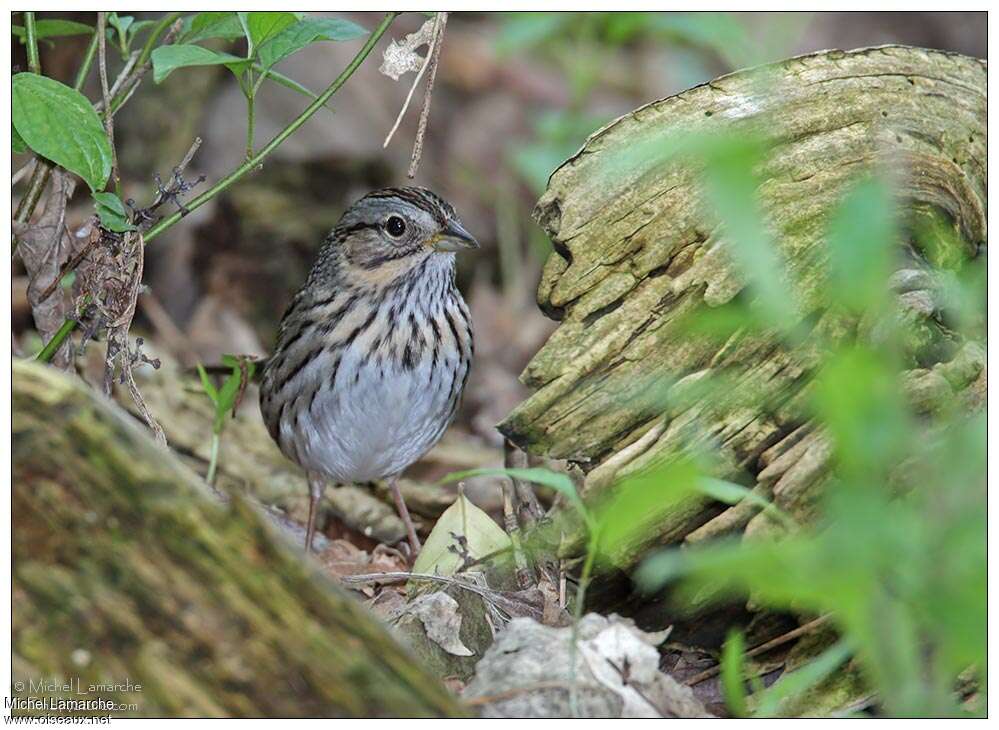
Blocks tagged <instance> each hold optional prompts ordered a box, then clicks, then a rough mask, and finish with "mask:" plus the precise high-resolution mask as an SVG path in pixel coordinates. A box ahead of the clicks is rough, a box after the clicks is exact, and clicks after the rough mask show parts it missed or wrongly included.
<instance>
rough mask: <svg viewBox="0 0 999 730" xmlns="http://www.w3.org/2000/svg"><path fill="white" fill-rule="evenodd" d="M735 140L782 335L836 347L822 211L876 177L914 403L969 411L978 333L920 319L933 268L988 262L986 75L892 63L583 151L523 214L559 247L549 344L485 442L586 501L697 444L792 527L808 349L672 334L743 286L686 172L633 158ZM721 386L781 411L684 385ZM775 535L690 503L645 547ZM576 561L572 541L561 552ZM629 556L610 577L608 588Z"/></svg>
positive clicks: (750, 76) (686, 166) (818, 72)
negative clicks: (774, 254)
mask: <svg viewBox="0 0 999 730" xmlns="http://www.w3.org/2000/svg"><path fill="white" fill-rule="evenodd" d="M731 133H735V134H740V133H746V134H747V135H753V136H755V137H758V138H760V139H761V141H762V143H763V144H764V145H765V147H766V149H767V156H766V158H765V160H764V161H763V163H762V164H761V165H760V169H758V170H757V172H758V174H759V177H760V179H761V180H762V184H761V185H760V187H759V189H758V190H757V195H758V198H759V207H760V208H761V210H762V213H763V217H764V219H765V221H766V223H767V225H768V227H769V230H770V233H771V234H772V235H773V238H774V240H775V241H776V243H777V245H778V247H779V249H780V252H781V254H782V255H783V258H784V259H785V260H786V261H787V262H788V273H789V275H790V276H789V279H790V281H788V282H787V295H788V298H789V299H791V300H792V301H793V302H794V305H795V307H796V311H797V316H798V319H799V321H800V322H801V324H802V326H804V327H806V328H807V329H809V330H813V331H820V332H822V334H823V337H829V338H833V339H835V337H836V336H838V334H839V333H837V330H836V327H837V323H836V321H835V320H834V318H833V317H827V316H826V315H827V313H826V312H824V311H823V309H822V303H823V292H822V286H823V282H824V267H825V262H826V261H827V258H826V256H825V255H824V252H823V246H824V233H825V229H826V225H827V222H828V218H829V214H830V211H831V210H833V208H834V207H835V206H836V205H837V204H838V203H839V202H840V201H841V200H842V199H843V197H844V194H845V192H846V191H847V190H848V189H849V187H850V186H851V185H852V184H853V183H854V182H855V181H856V180H857V179H858V178H859V177H860V176H862V175H863V174H864V173H870V172H878V173H885V172H887V171H890V172H891V173H892V176H893V180H894V181H895V189H896V192H897V194H898V200H899V203H900V208H901V210H900V214H901V217H902V219H903V221H902V223H903V225H902V228H903V230H904V231H905V232H906V234H907V235H906V240H905V241H904V242H903V246H904V247H905V248H906V249H907V250H906V254H907V255H906V257H904V258H902V257H900V261H902V263H900V264H899V267H900V268H899V270H898V271H897V272H896V274H895V276H894V277H893V280H892V281H893V284H894V285H895V286H896V293H897V294H898V295H899V299H900V303H901V305H902V307H903V309H907V310H908V311H909V312H910V314H911V318H910V320H909V322H910V325H911V326H910V332H911V338H910V340H911V342H910V343H909V345H910V354H911V356H912V357H911V366H910V367H911V369H910V370H909V371H908V373H907V374H906V382H907V388H908V390H909V394H910V397H911V398H912V400H913V402H914V403H916V405H917V406H918V407H919V408H920V409H922V410H925V411H927V412H932V410H933V408H934V407H935V406H936V404H938V403H939V402H940V401H941V400H946V399H948V398H953V397H955V396H956V397H957V398H958V399H959V400H960V399H963V401H964V402H965V403H966V405H967V406H968V407H969V408H975V407H981V405H982V404H983V402H984V393H985V389H984V385H985V350H984V347H983V342H984V332H983V333H982V339H981V340H965V339H964V337H963V335H960V334H958V333H956V332H954V331H952V330H951V329H950V327H949V324H948V322H947V320H946V318H945V317H941V316H939V315H940V312H939V309H938V308H937V302H936V300H937V292H938V291H939V290H940V288H941V286H940V282H939V281H938V280H937V275H938V274H939V273H940V268H941V261H940V255H941V254H942V255H943V258H945V259H949V261H950V262H954V261H958V260H961V261H968V260H973V259H975V258H976V257H978V255H979V253H980V252H982V251H984V248H985V245H986V205H987V200H986V189H987V179H986V166H985V160H986V150H987V144H986V142H987V138H986V134H987V130H986V64H985V62H984V61H980V60H977V59H973V58H968V57H965V56H961V55H958V54H952V53H944V52H939V51H930V50H924V49H918V48H907V47H898V46H890V47H881V48H870V49H863V50H858V51H851V52H842V51H826V52H822V53H816V54H812V55H809V56H803V57H800V58H793V59H789V60H787V61H783V62H780V63H777V64H773V65H771V66H768V67H764V68H761V69H754V70H749V71H741V72H737V73H733V74H731V75H728V76H725V77H722V78H719V79H716V80H714V81H711V82H709V83H707V84H703V85H701V86H698V87H695V88H693V89H690V90H688V91H685V92H683V93H681V94H678V95H676V96H673V97H670V98H667V99H663V100H661V101H656V102H653V103H651V104H649V105H647V106H644V107H642V108H640V109H638V110H636V111H634V112H632V113H630V114H627V115H625V116H623V117H621V118H620V119H617V120H616V121H614V122H612V123H611V124H609V125H608V126H606V127H604V128H603V129H600V130H598V131H597V132H595V133H594V134H592V135H591V136H590V137H589V139H588V140H587V141H586V143H585V145H584V146H583V147H582V149H580V151H579V152H578V153H577V154H576V155H575V156H573V157H572V158H571V159H569V160H568V161H566V162H565V163H564V164H563V165H562V166H561V167H559V168H558V169H557V170H556V171H555V172H554V173H553V174H552V176H551V178H550V180H549V184H548V189H547V191H546V192H545V193H544V195H543V196H542V197H541V199H540V201H539V202H538V205H537V207H536V209H535V212H534V215H535V218H536V219H537V220H538V222H539V223H540V224H541V225H542V226H543V227H544V229H545V230H546V232H547V233H548V235H549V236H550V238H551V241H552V244H553V247H554V252H553V253H552V254H551V255H550V257H549V259H548V261H547V263H546V265H545V268H544V272H543V274H542V277H541V283H540V285H539V289H538V303H539V305H540V306H541V308H542V309H543V311H545V312H546V313H547V314H549V315H550V316H551V317H553V318H554V319H557V320H558V321H559V322H560V324H559V326H558V329H557V330H556V331H555V332H554V333H553V335H552V336H551V337H550V338H549V340H548V341H547V342H546V343H545V345H544V346H543V347H542V348H541V350H540V351H539V352H538V353H537V354H536V355H535V357H534V358H533V359H532V360H531V362H530V363H529V364H528V365H527V367H526V369H525V370H524V373H523V374H522V376H521V379H522V381H523V382H524V383H525V384H527V385H529V386H531V387H532V388H534V389H535V393H534V394H533V395H532V396H531V397H530V398H528V399H527V400H526V401H525V402H523V403H522V404H520V405H519V406H518V407H517V408H516V409H514V410H513V411H512V412H511V413H510V415H509V416H508V417H507V418H506V419H505V420H504V421H503V423H501V424H500V426H499V428H500V430H501V431H502V432H503V434H504V435H505V436H506V437H507V438H509V439H510V440H511V441H513V442H514V443H515V444H517V445H518V446H520V447H521V448H522V449H525V450H527V451H528V452H530V453H533V454H538V455H543V456H547V457H552V458H560V459H568V460H569V461H570V462H572V463H574V464H576V465H578V466H579V467H580V468H581V469H582V471H583V472H584V473H585V475H586V477H585V482H584V485H583V492H584V497H585V498H587V499H588V500H596V499H599V497H600V496H601V494H602V493H603V492H604V491H605V490H607V489H608V488H609V487H610V486H611V485H612V484H613V482H614V481H615V479H617V478H619V477H624V476H627V475H629V474H634V473H637V472H640V471H641V470H642V469H643V468H646V467H648V466H649V465H650V464H654V463H656V462H657V461H658V460H659V459H661V458H662V457H663V456H664V455H668V454H674V453H676V452H678V451H682V450H684V449H686V448H688V447H689V446H690V445H691V444H700V445H702V446H704V445H708V447H709V448H710V449H711V450H712V453H714V454H716V455H717V456H718V457H719V458H718V461H719V463H720V467H719V474H718V476H721V477H724V478H728V479H732V480H735V481H739V482H741V483H743V484H748V485H749V486H752V487H754V488H755V490H756V491H757V494H759V495H761V496H762V497H764V498H765V499H768V500H772V501H773V502H775V503H776V504H777V506H778V507H780V508H781V509H783V510H785V511H787V512H789V513H790V514H792V515H793V516H794V517H795V518H798V519H803V520H808V519H809V518H810V517H811V516H812V514H813V511H814V506H815V504H816V502H817V497H818V494H819V492H820V490H821V488H822V485H823V483H824V482H825V480H826V479H827V476H828V472H829V458H830V454H831V449H830V445H829V443H828V442H827V439H826V437H825V436H824V435H823V434H822V432H821V431H820V430H817V429H816V428H815V427H814V425H813V424H812V423H810V422H809V420H808V414H807V410H806V405H805V404H806V402H807V393H808V387H809V383H810V382H811V380H812V376H813V374H814V372H815V370H816V368H817V366H818V364H819V362H820V358H819V357H818V355H817V353H816V348H811V349H809V348H808V347H802V348H799V349H789V348H788V347H785V346H783V345H782V343H781V342H779V341H778V340H776V339H775V338H771V337H768V336H766V335H765V334H764V335H760V334H754V333H746V332H741V333H737V334H736V335H733V336H732V337H731V338H729V339H728V340H726V341H723V342H719V341H717V340H714V339H711V338H704V337H701V338H697V337H690V336H689V335H688V333H687V332H686V331H685V329H684V328H685V326H686V322H687V318H686V315H689V314H690V313H692V312H696V311H701V310H704V309H705V308H712V307H718V306H721V305H724V304H726V303H728V302H732V301H733V300H734V299H735V298H736V297H737V296H740V295H741V294H742V293H743V291H744V289H745V286H746V285H745V282H744V281H743V280H742V279H741V278H740V274H739V270H738V269H737V267H735V266H733V265H732V262H731V260H730V258H729V256H728V255H727V243H726V234H725V231H724V227H723V226H722V225H721V223H722V222H721V221H719V220H717V219H716V217H715V214H714V212H713V210H712V207H711V205H709V204H707V202H706V201H705V197H704V191H703V186H702V180H701V175H700V169H699V166H698V163H697V161H696V160H694V159H691V158H690V157H689V156H686V157H685V156H678V157H676V158H671V159H669V160H667V161H665V162H664V160H663V158H662V157H660V158H656V157H655V156H654V155H646V156H641V155H636V154H635V150H636V149H643V148H644V149H650V146H649V142H650V141H653V142H654V141H656V140H662V141H663V142H664V143H668V142H669V141H670V140H676V139H677V138H678V135H685V136H687V137H697V136H698V135H701V136H702V138H703V136H705V135H707V136H710V135H719V136H721V135H725V134H731ZM680 138H681V139H682V136H681V137H680ZM608 170H610V171H612V174H608ZM928 221H934V222H940V221H943V222H944V224H945V228H946V229H947V230H946V231H945V233H946V234H948V235H946V236H941V237H940V238H939V240H938V241H937V242H936V243H937V244H938V245H939V246H940V247H941V250H940V251H936V252H931V251H928V250H926V248H925V243H926V242H925V239H924V238H920V237H917V236H915V235H913V232H914V231H916V230H921V229H925V228H926V226H925V224H926V223H927V222H928ZM951 241H954V242H956V243H953V244H952V243H951ZM948 246H950V247H951V248H950V249H947V247H948ZM979 262H980V259H979ZM983 312H984V302H983ZM720 373H725V374H726V375H728V376H730V377H732V378H733V382H732V383H731V390H730V392H731V393H733V394H738V393H740V392H753V393H758V394H759V395H760V398H759V400H760V401H761V402H766V403H768V404H771V405H772V404H775V403H776V404H778V405H777V406H776V407H768V408H765V409H764V408H758V407H753V406H752V405H747V404H746V402H745V401H744V400H740V399H739V398H738V397H733V398H732V399H731V402H730V403H725V402H714V403H711V404H708V403H705V402H704V401H703V400H699V399H698V398H697V397H696V396H695V397H690V395H689V393H690V391H694V392H696V384H697V382H698V381H699V380H701V379H703V378H706V377H710V376H713V375H717V374H720ZM662 384H666V385H662ZM656 387H658V388H659V391H658V392H656V393H655V395H656V397H648V394H649V392H650V391H652V392H655V388H656ZM773 529H777V526H776V525H775V523H774V522H773V521H772V520H770V519H769V518H768V517H767V515H765V514H761V513H760V511H759V507H758V506H755V505H752V504H748V503H740V504H737V505H735V506H732V507H725V506H723V505H721V504H720V503H718V502H714V501H713V500H710V499H708V498H704V499H701V500H693V501H688V502H685V503H683V504H682V505H681V506H679V507H678V508H677V509H675V510H674V511H673V512H672V513H671V514H670V515H668V516H667V518H666V519H664V520H663V521H662V523H661V524H660V525H659V526H658V528H657V534H656V535H655V536H654V541H655V542H657V543H660V544H676V543H680V542H683V541H684V540H686V541H688V542H693V541H697V540H704V539H707V538H709V537H717V536H720V535H733V534H735V535H738V534H743V533H747V534H749V533H754V532H764V531H769V530H773ZM577 538H578V535H577ZM582 546H583V545H582V541H581V540H579V539H576V540H575V541H570V544H568V545H567V546H566V547H565V551H566V552H567V553H569V554H572V553H576V554H578V553H579V552H581V550H582ZM641 554H642V549H636V550H635V551H634V552H633V553H632V554H630V555H626V556H624V557H623V558H622V567H625V568H627V567H628V566H629V565H630V564H632V563H634V562H635V561H637V559H638V558H639V557H640V556H641Z"/></svg>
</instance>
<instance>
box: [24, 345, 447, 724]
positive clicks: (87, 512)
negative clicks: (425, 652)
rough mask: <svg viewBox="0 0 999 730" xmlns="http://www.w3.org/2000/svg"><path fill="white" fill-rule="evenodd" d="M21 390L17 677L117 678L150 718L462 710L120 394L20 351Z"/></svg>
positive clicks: (120, 698) (115, 694) (121, 691)
mask: <svg viewBox="0 0 999 730" xmlns="http://www.w3.org/2000/svg"><path fill="white" fill-rule="evenodd" d="M13 392H14V397H13V412H14V423H13V464H14V475H13V487H12V511H13V518H14V532H13V559H14V563H13V565H14V568H13V617H14V619H13V620H14V624H13V636H12V640H13V653H14V657H13V671H14V677H15V679H16V680H20V681H25V682H27V680H29V679H34V680H36V681H37V680H39V679H41V678H52V677H62V678H64V680H65V681H70V680H71V679H73V678H79V680H80V683H81V685H82V686H84V687H86V686H87V685H88V684H98V683H99V684H103V685H108V684H115V683H116V684H117V685H118V688H115V689H110V690H107V691H101V692H98V693H97V694H98V696H103V697H106V698H109V699H113V700H114V701H116V702H119V703H125V704H132V703H134V704H135V709H134V710H129V711H128V712H127V713H125V714H133V715H145V716H161V717H163V716H165V717H172V716H192V715H193V716H255V717H259V716H270V717H296V716H331V715H352V716H371V715H378V716H389V717H400V716H410V715H456V714H461V712H462V709H461V706H460V705H459V703H458V702H457V701H456V700H454V699H453V698H452V697H451V696H450V695H449V694H448V693H447V692H446V691H445V690H444V688H443V687H442V685H441V684H440V682H439V681H438V680H436V679H433V678H431V677H430V676H428V675H427V674H426V673H425V672H424V671H423V670H422V669H421V668H420V666H419V664H418V663H417V662H416V661H415V660H414V658H413V657H412V656H411V655H410V654H409V653H408V652H407V651H406V650H404V649H402V648H401V647H400V646H399V645H398V644H397V643H396V641H395V640H394V639H392V638H391V637H390V636H389V634H388V633H387V632H386V630H385V628H384V627H383V626H382V625H381V624H380V623H378V621H377V620H375V619H374V618H373V617H372V616H371V615H369V614H368V613H367V611H366V610H365V609H364V608H363V607H362V606H361V605H360V604H359V603H358V602H357V601H356V600H355V599H353V598H351V597H349V596H347V594H346V593H345V592H344V591H343V590H342V589H338V588H337V587H336V586H334V585H333V584H332V583H330V581H329V580H328V579H327V578H326V576H325V575H324V574H323V573H322V572H321V570H320V569H319V568H318V566H316V565H314V564H312V563H311V562H310V561H305V560H303V559H302V557H301V555H300V554H299V553H298V550H297V547H295V546H291V545H289V544H287V543H286V542H285V541H284V540H282V539H281V538H280V537H279V536H277V535H276V534H275V533H274V532H273V531H272V530H271V529H270V528H269V527H267V526H266V524H265V520H264V518H262V516H261V515H260V513H259V511H257V510H256V509H253V508H252V507H250V506H248V505H247V503H246V502H244V501H242V500H238V499H237V500H233V502H232V503H231V506H228V507H227V506H225V505H223V504H220V503H219V502H218V501H217V500H215V499H213V498H212V496H211V494H210V493H209V489H208V487H207V486H206V485H205V484H204V483H203V482H202V481H201V480H200V479H199V478H198V477H197V476H196V475H195V474H194V473H193V472H191V471H190V470H189V469H188V468H187V467H185V466H184V465H183V464H182V463H181V462H180V461H179V460H178V459H177V458H176V457H175V456H174V455H173V454H172V453H170V452H169V451H167V450H166V449H163V448H162V447H160V446H158V445H157V444H156V443H155V442H154V441H153V439H152V438H151V437H150V435H149V434H148V432H147V431H146V430H145V429H143V428H142V427H141V426H140V425H139V424H138V423H136V422H135V421H134V420H133V419H132V418H131V417H130V416H128V415H127V414H126V413H125V412H124V411H122V410H121V409H119V408H118V407H117V406H115V405H114V404H113V403H111V402H110V401H108V400H106V399H104V398H103V397H102V396H101V395H99V394H98V393H97V392H96V391H94V390H93V389H91V388H89V387H87V386H86V385H85V384H84V383H83V382H82V381H80V380H78V379H76V378H73V377H69V376H66V375H63V374H61V373H59V372H58V371H57V370H55V369H54V368H51V367H46V366H43V365H39V364H36V363H31V362H25V361H20V360H15V361H14V363H13ZM126 681H127V682H128V683H130V686H131V687H132V689H129V685H126ZM135 685H141V690H140V689H134V687H135ZM93 696H94V695H91V697H93Z"/></svg>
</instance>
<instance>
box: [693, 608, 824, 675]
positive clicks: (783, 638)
mask: <svg viewBox="0 0 999 730" xmlns="http://www.w3.org/2000/svg"><path fill="white" fill-rule="evenodd" d="M828 620H829V614H826V615H825V616H819V617H818V618H817V619H815V620H814V621H809V622H808V623H807V624H804V625H803V626H799V627H798V628H796V629H791V630H790V631H788V632H787V633H784V634H781V635H780V636H778V637H776V638H774V639H771V640H770V641H767V642H765V643H763V644H760V645H759V646H756V647H753V648H752V649H750V650H749V651H747V652H746V656H747V657H755V656H759V655H760V654H766V653H767V652H768V651H770V650H771V649H776V648H777V647H778V646H783V645H784V644H786V643H787V642H789V641H793V640H795V639H797V638H798V637H799V636H804V635H805V634H808V633H811V632H812V631H814V630H815V629H817V628H820V627H821V626H824V625H825V623H826V622H827V621H828ZM720 673H721V664H716V665H715V666H713V667H710V668H708V669H705V670H704V671H703V672H698V673H697V674H695V675H694V676H693V677H691V678H690V679H688V680H687V682H686V684H687V686H688V687H693V686H694V685H695V684H700V683H701V682H703V681H705V680H707V679H711V678H712V677H714V676H715V675H716V674H720Z"/></svg>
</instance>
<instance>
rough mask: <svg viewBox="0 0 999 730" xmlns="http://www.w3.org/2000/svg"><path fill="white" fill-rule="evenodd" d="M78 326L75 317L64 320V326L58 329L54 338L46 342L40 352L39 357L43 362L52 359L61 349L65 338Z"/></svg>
mask: <svg viewBox="0 0 999 730" xmlns="http://www.w3.org/2000/svg"><path fill="white" fill-rule="evenodd" d="M75 327H76V320H75V319H66V320H64V321H63V323H62V326H61V327H60V328H59V329H58V330H56V333H55V334H54V335H52V339H51V340H49V341H48V342H46V343H45V347H43V348H42V349H41V350H40V351H39V353H38V356H37V358H38V359H39V360H41V361H42V362H48V361H49V360H51V359H52V358H53V357H54V356H55V354H56V352H58V351H59V347H60V346H61V345H62V343H63V340H65V339H66V338H67V337H69V333H70V332H72V331H73V329H74V328H75Z"/></svg>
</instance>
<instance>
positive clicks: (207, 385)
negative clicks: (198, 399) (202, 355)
mask: <svg viewBox="0 0 999 730" xmlns="http://www.w3.org/2000/svg"><path fill="white" fill-rule="evenodd" d="M198 375H200V376H201V387H202V388H204V390H205V394H206V395H207V396H208V397H209V398H211V401H212V403H218V401H219V392H218V390H216V389H215V386H214V385H212V381H211V379H210V378H209V377H208V373H207V372H205V369H204V368H203V367H202V366H201V363H200V362H199V363H198Z"/></svg>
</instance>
